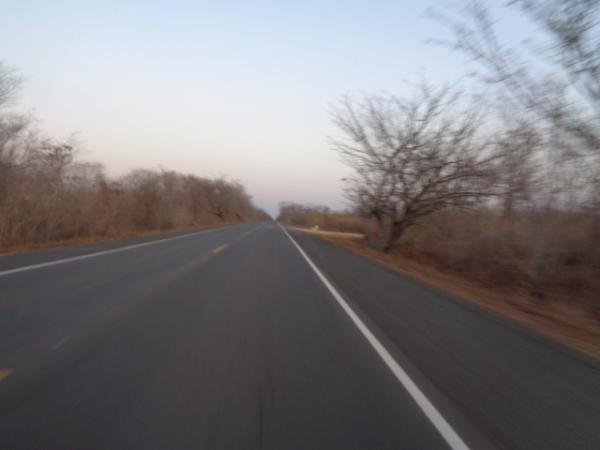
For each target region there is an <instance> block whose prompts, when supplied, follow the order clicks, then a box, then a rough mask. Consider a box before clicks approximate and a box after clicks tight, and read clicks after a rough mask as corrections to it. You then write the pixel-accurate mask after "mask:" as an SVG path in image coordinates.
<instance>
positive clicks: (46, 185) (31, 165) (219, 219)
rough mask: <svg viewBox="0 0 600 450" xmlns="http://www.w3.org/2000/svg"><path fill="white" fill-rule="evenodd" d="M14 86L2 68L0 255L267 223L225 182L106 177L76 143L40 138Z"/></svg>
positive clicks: (238, 188) (172, 176)
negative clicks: (140, 234)
mask: <svg viewBox="0 0 600 450" xmlns="http://www.w3.org/2000/svg"><path fill="white" fill-rule="evenodd" d="M19 81H20V80H19V78H18V76H17V75H16V74H15V73H14V71H12V70H10V69H9V68H7V67H6V66H4V65H1V64H0V249H7V248H10V247H12V246H20V245H31V244H39V243H46V242H51V241H59V240H67V239H74V238H75V239H76V238H86V237H95V236H114V237H118V236H122V235H124V234H128V233H131V232H137V231H151V230H171V229H177V228H188V227H196V226H201V225H209V224H218V223H224V222H239V221H246V220H253V219H264V218H266V217H267V215H266V213H264V212H263V211H261V210H259V209H257V208H256V207H255V206H254V205H253V203H252V199H251V197H250V196H249V195H248V193H247V192H246V191H245V189H244V186H242V185H241V184H239V183H237V182H234V181H229V180H227V179H225V178H217V179H208V178H201V177H197V176H195V175H186V174H181V173H177V172H174V171H167V170H147V169H134V170H131V171H130V172H129V173H128V174H127V175H125V176H123V177H121V178H117V179H111V178H109V177H107V176H106V174H105V173H104V171H103V168H102V165H101V164H99V163H93V162H86V161H82V160H81V159H80V158H78V155H77V153H78V152H77V145H76V144H75V143H73V142H69V141H65V142H63V141H54V140H50V139H46V138H42V137H40V136H39V135H38V134H37V133H36V132H34V131H33V130H32V128H31V127H30V121H29V120H28V118H26V117H24V116H22V115H18V114H16V113H14V112H12V111H11V110H10V109H9V107H10V106H12V104H11V101H12V100H13V99H14V95H15V93H16V91H17V88H18V86H19Z"/></svg>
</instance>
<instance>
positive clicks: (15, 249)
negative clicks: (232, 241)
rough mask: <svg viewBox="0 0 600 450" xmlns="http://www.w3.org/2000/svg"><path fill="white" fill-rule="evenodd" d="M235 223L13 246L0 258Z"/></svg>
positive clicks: (0, 249) (0, 254)
mask: <svg viewBox="0 0 600 450" xmlns="http://www.w3.org/2000/svg"><path fill="white" fill-rule="evenodd" d="M231 223H235V222H225V223H223V224H210V225H208V224H207V225H198V226H195V227H184V228H177V229H172V230H167V231H165V230H146V231H128V232H124V233H121V234H119V235H110V236H108V235H103V236H100V235H99V236H92V237H85V238H76V239H64V240H60V241H50V242H42V243H35V244H26V245H14V246H11V247H5V248H0V256H6V255H16V254H18V253H25V252H29V251H34V250H48V249H53V248H61V247H67V246H77V247H79V246H84V245H94V244H98V243H102V242H110V241H118V240H121V239H129V238H136V237H148V236H156V235H170V234H175V233H182V232H186V231H189V232H192V231H197V230H203V229H206V228H212V227H215V226H221V225H227V224H231Z"/></svg>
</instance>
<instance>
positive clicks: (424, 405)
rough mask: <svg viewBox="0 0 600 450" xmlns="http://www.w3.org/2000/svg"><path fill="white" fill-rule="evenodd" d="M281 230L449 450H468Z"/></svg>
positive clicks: (302, 251) (413, 383)
mask: <svg viewBox="0 0 600 450" xmlns="http://www.w3.org/2000/svg"><path fill="white" fill-rule="evenodd" d="M279 226H280V227H281V229H282V231H283V232H284V233H285V234H286V236H287V237H288V238H289V239H290V241H292V244H294V246H295V247H296V249H297V250H298V251H299V252H300V254H301V255H302V256H303V257H304V259H305V260H306V262H307V263H308V265H309V266H310V267H311V269H312V270H313V271H314V272H315V273H316V274H317V277H318V278H319V279H320V280H321V281H322V282H323V284H324V285H325V287H326V288H327V289H328V290H329V292H330V294H331V295H332V296H333V298H335V300H336V301H337V302H338V303H339V304H340V306H341V307H342V309H343V310H344V311H345V312H346V314H348V316H349V317H350V319H351V320H352V322H354V325H356V327H357V328H358V329H359V330H360V332H361V333H362V334H363V336H364V337H365V338H366V339H367V341H368V342H369V344H371V346H372V347H373V349H374V350H375V352H376V353H377V354H378V355H379V356H380V357H381V359H382V360H383V362H384V363H385V364H386V365H387V366H388V368H389V369H390V370H391V371H392V373H393V374H394V375H395V376H396V378H397V379H398V381H399V382H400V383H401V384H402V386H404V388H405V389H406V391H407V392H408V393H409V394H410V396H411V397H412V398H413V400H414V401H415V402H416V403H417V405H418V406H419V408H421V410H422V411H423V413H424V414H425V415H426V416H427V418H428V419H429V421H430V422H431V423H432V424H433V426H434V427H435V428H436V429H437V430H438V432H439V433H440V434H441V435H442V437H443V438H444V440H445V441H446V443H447V444H448V445H449V446H450V448H451V449H452V450H470V449H469V447H468V446H467V444H465V442H464V441H463V440H462V439H461V437H460V436H459V435H458V433H456V431H454V429H453V428H452V427H451V426H450V424H449V423H448V422H447V421H446V419H444V417H443V416H442V415H441V414H440V412H439V411H438V410H437V408H436V407H435V406H434V405H433V403H431V401H429V399H428V398H427V397H426V396H425V394H424V393H423V391H421V389H419V387H418V386H417V385H416V384H415V382H414V381H413V380H412V379H411V378H410V377H409V376H408V374H407V373H406V371H405V370H404V369H403V368H402V367H400V364H398V363H397V362H396V360H395V359H394V358H393V357H392V355H391V354H390V353H389V352H388V351H387V350H386V349H385V347H384V346H383V344H382V343H381V342H379V340H378V339H377V338H376V337H375V335H374V334H373V333H372V332H371V331H370V330H369V328H367V326H366V325H365V324H364V322H363V321H362V320H360V317H358V315H357V314H356V313H355V312H354V311H353V310H352V308H351V307H350V306H349V305H348V303H346V301H345V300H344V298H343V297H342V296H341V294H340V293H339V292H338V291H337V290H336V289H335V288H334V287H333V285H332V284H331V283H330V282H329V280H328V279H327V278H326V277H325V275H323V273H321V271H320V270H319V269H318V268H317V266H316V265H315V263H313V262H312V260H311V259H310V258H309V257H308V255H307V254H306V253H305V252H304V250H302V247H300V245H298V243H297V242H296V241H295V240H294V238H293V237H292V236H290V234H289V233H288V232H287V231H286V229H285V228H284V227H283V226H282V225H281V224H279Z"/></svg>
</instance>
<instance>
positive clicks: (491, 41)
mask: <svg viewBox="0 0 600 450" xmlns="http://www.w3.org/2000/svg"><path fill="white" fill-rule="evenodd" d="M509 5H510V6H512V7H513V8H517V10H518V11H520V12H522V13H523V14H524V15H525V16H526V17H529V18H530V19H531V21H532V23H533V24H535V25H537V27H538V29H539V31H540V32H541V33H540V34H541V36H543V37H545V38H546V41H545V42H542V43H538V45H536V46H535V51H528V50H531V48H528V46H526V45H522V46H510V45H507V44H506V43H503V42H502V41H501V40H500V38H499V37H498V34H497V32H496V27H495V19H494V18H493V17H492V13H491V11H490V7H489V6H488V3H487V2H484V1H482V0H469V1H467V2H466V5H465V8H464V9H463V10H462V12H461V14H460V15H459V17H458V18H453V17H452V16H451V15H448V14H445V15H444V14H439V13H435V17H437V18H438V19H439V20H441V21H442V22H443V23H444V24H445V25H446V26H447V27H448V28H450V30H451V31H452V34H453V39H452V41H451V42H450V46H451V47H452V48H453V49H455V50H458V51H459V52H462V53H464V54H465V55H467V56H468V57H469V58H470V59H471V60H473V61H474V62H475V63H476V64H477V66H476V67H478V70H477V71H476V72H475V73H476V75H478V77H479V79H480V80H482V81H484V82H485V83H486V84H488V85H495V86H498V87H499V88H500V89H499V91H498V94H499V98H500V100H501V103H502V105H504V107H507V105H508V108H509V109H510V115H511V116H513V117H514V116H515V115H516V114H517V113H519V114H521V115H522V116H526V117H528V118H529V120H535V121H537V123H538V125H539V126H544V128H545V130H546V132H547V133H548V134H552V135H553V136H559V135H560V136H561V139H560V141H559V142H554V144H555V145H554V148H555V149H556V150H561V155H560V156H561V157H564V156H565V155H566V156H567V157H568V158H573V157H575V156H580V157H582V156H590V155H591V156H593V157H597V156H600V37H599V35H598V19H599V17H598V15H599V13H600V0H513V1H511V2H509Z"/></svg>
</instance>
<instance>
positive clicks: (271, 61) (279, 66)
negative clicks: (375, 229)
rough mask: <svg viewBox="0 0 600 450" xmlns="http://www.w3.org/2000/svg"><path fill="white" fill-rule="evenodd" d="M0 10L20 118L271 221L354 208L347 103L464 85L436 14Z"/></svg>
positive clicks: (17, 2) (24, 0) (396, 9)
mask: <svg viewBox="0 0 600 450" xmlns="http://www.w3.org/2000/svg"><path fill="white" fill-rule="evenodd" d="M433 2H434V3H435V0H433ZM1 3H2V8H1V9H2V19H3V20H2V27H0V42H2V46H1V47H0V48H1V49H2V50H1V52H0V59H2V60H4V61H5V62H6V63H8V64H9V65H12V66H15V67H17V68H18V69H19V70H20V71H21V72H22V73H23V74H24V75H25V77H26V84H25V86H24V89H23V92H22V95H21V100H20V103H19V107H20V108H21V109H24V110H27V111H31V112H33V114H34V115H35V116H36V117H37V118H38V119H39V120H40V128H42V129H43V130H44V131H46V132H48V133H50V134H52V135H54V136H67V135H69V134H70V133H72V132H76V133H77V135H78V137H79V139H80V140H81V141H82V142H83V143H84V147H85V150H86V153H85V155H84V156H85V158H87V159H91V160H98V161H101V162H102V163H104V164H105V166H106V168H107V172H108V173H109V174H111V175H120V174H123V173H125V172H126V171H127V170H128V169H129V168H132V167H139V166H142V167H148V168H156V167H159V166H163V167H165V168H170V169H175V170H179V171H182V172H189V173H194V174H197V175H203V176H215V175H220V174H226V175H228V176H229V177H231V178H234V179H238V180H240V181H242V182H243V183H244V184H245V185H246V186H247V188H248V190H249V192H250V193H251V194H252V195H253V196H254V198H255V200H256V202H257V203H258V204H259V205H260V206H262V207H265V208H267V209H268V210H269V211H270V212H272V213H273V212H275V211H276V204H277V202H279V201H280V200H292V201H298V202H312V203H319V204H326V205H329V206H331V207H342V206H344V200H343V197H342V190H341V187H342V185H341V182H340V178H342V177H343V176H345V175H346V174H347V173H348V170H347V169H346V168H345V167H344V166H343V165H342V164H341V163H340V162H339V161H338V158H337V156H336V154H335V153H334V152H333V151H331V149H330V146H329V144H328V142H327V136H328V135H332V134H334V133H335V129H334V128H333V127H332V125H331V121H330V117H329V110H330V107H331V105H332V104H334V103H335V102H336V100H337V99H339V97H340V96H341V95H343V94H345V93H360V92H377V91H388V92H402V91H403V90H404V89H406V85H405V84H404V83H403V80H411V79H413V80H414V79H415V78H416V77H417V76H418V74H419V73H420V72H421V71H423V70H424V69H426V74H427V76H428V78H429V79H431V80H434V81H437V80H452V79H455V78H456V77H458V76H459V75H460V74H461V73H463V67H462V64H461V58H460V57H459V56H457V55H455V54H452V53H450V52H448V51H447V50H445V49H442V48H439V47H435V46H432V45H430V44H427V43H426V40H427V39H429V38H435V37H440V36H441V35H445V34H446V32H445V31H443V30H440V29H439V28H440V26H439V24H438V23H436V22H434V21H432V20H431V19H428V18H426V17H425V15H424V10H425V9H426V8H427V7H428V6H431V3H428V2H416V1H415V2H413V1H361V2H358V1H315V2H275V1H273V2H243V1H223V2H202V1H162V2H158V1H129V2H128V1H114V2H113V1H102V2H89V1H37V2H36V1H28V0H14V1H13V0H9V1H7V0H1Z"/></svg>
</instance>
